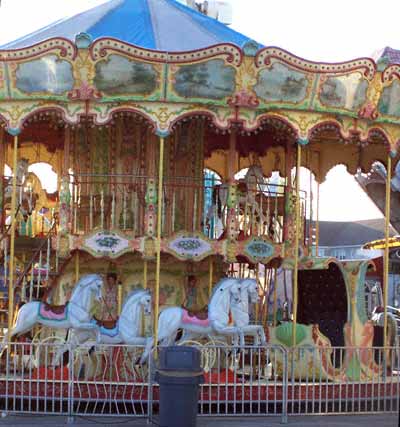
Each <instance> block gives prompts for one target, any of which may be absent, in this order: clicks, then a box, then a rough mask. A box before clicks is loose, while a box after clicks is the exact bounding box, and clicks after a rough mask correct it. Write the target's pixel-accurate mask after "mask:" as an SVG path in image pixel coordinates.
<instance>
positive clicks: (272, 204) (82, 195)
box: [70, 174, 307, 243]
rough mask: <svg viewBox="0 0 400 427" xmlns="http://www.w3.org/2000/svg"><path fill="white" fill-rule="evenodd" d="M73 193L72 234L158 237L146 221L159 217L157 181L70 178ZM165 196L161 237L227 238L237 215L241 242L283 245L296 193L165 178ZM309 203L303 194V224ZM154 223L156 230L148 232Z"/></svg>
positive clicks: (118, 177) (123, 177) (280, 187)
mask: <svg viewBox="0 0 400 427" xmlns="http://www.w3.org/2000/svg"><path fill="white" fill-rule="evenodd" d="M70 188H71V197H70V217H71V228H72V233H73V234H85V233H88V232H90V231H91V230H93V229H95V228H101V229H115V228H117V229H120V230H123V231H127V232H129V233H131V234H132V235H133V236H145V235H154V233H155V229H154V227H155V224H156V221H148V217H149V215H152V217H153V218H156V216H157V179H156V178H155V177H149V176H139V175H127V174H110V175H104V174H97V175H96V174H86V175H85V174H80V175H73V176H71V184H70ZM288 191H290V193H288ZM162 195H163V199H162V215H163V216H162V220H161V224H162V235H163V237H170V236H172V235H173V234H174V233H177V232H179V231H189V232H201V233H204V234H205V235H206V236H207V237H208V238H210V239H220V238H224V237H226V234H227V233H226V230H227V223H228V219H229V217H230V216H232V215H234V216H235V223H236V224H237V230H236V233H237V235H238V236H239V238H246V237H249V236H268V238H270V239H271V240H272V241H275V242H277V243H281V242H282V241H283V229H284V223H285V221H287V219H288V215H290V214H292V215H293V207H294V203H293V200H294V190H288V188H287V187H286V186H285V185H282V184H273V183H268V182H265V183H263V184H260V185H258V187H255V188H252V189H248V188H246V187H243V183H241V182H240V181H238V182H235V183H233V184H230V185H228V184H224V183H221V182H216V180H215V179H214V178H212V179H211V178H203V179H198V180H195V179H193V178H192V177H185V176H182V177H179V176H174V177H168V176H167V177H164V183H163V191H162ZM306 199H307V194H306V192H301V206H302V210H301V218H302V224H305V220H306V218H307V212H306V208H305V206H306ZM150 223H151V224H152V226H153V229H149V228H148V227H149V224H150ZM302 228H305V227H303V226H302Z"/></svg>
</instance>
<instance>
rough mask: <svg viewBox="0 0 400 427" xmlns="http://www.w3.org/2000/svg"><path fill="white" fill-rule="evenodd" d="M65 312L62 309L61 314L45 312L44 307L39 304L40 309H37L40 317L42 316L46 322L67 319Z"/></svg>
mask: <svg viewBox="0 0 400 427" xmlns="http://www.w3.org/2000/svg"><path fill="white" fill-rule="evenodd" d="M65 311H66V310H65V308H64V311H63V312H62V313H60V314H56V313H53V312H52V311H50V310H46V306H45V305H44V304H40V308H39V314H40V316H42V317H43V318H44V319H48V320H65V318H66V317H67V315H66V312H65Z"/></svg>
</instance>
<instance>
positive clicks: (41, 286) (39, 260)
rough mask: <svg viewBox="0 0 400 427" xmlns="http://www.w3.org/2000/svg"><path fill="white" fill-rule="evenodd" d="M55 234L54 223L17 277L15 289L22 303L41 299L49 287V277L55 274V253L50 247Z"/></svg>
mask: <svg viewBox="0 0 400 427" xmlns="http://www.w3.org/2000/svg"><path fill="white" fill-rule="evenodd" d="M56 233H57V224H56V222H55V221H54V222H53V225H52V226H51V228H50V229H49V230H48V232H47V234H46V235H45V236H44V237H43V239H42V240H41V242H40V244H39V246H38V247H37V249H36V250H35V252H34V253H33V255H32V257H31V259H30V260H29V261H28V262H27V263H25V265H24V270H23V271H22V272H21V273H20V274H19V275H18V276H17V282H16V285H15V289H17V290H18V291H19V292H20V299H21V301H22V302H28V301H32V300H38V299H41V298H42V297H43V294H44V292H45V290H46V288H47V287H48V286H49V279H50V275H54V274H57V270H58V256H57V251H54V250H53V249H52V245H51V240H52V238H53V236H54V235H56Z"/></svg>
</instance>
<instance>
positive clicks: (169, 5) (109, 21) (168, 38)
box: [2, 0, 250, 52]
mask: <svg viewBox="0 0 400 427" xmlns="http://www.w3.org/2000/svg"><path fill="white" fill-rule="evenodd" d="M81 32H84V33H88V34H90V35H91V36H92V38H93V39H96V38H100V37H114V38H116V39H119V40H122V41H125V42H128V43H131V44H134V45H137V46H141V47H143V48H147V49H155V50H163V51H168V52H173V51H185V50H195V49H200V48H204V47H207V46H211V45H215V44H218V43H227V42H229V43H234V44H236V45H238V46H240V47H242V46H243V45H244V44H245V43H246V42H248V41H250V39H249V38H248V37H246V36H244V35H242V34H240V33H238V32H237V31H234V30H232V29H231V28H229V27H227V26H226V25H224V24H222V23H221V22H218V21H217V20H215V19H213V18H210V17H208V16H206V15H203V14H202V13H200V12H197V11H195V10H193V9H191V8H189V7H187V6H184V5H183V4H181V3H179V2H177V1H176V0H108V1H106V2H105V3H103V4H101V5H99V6H96V7H94V8H91V9H89V10H86V11H84V12H82V13H79V14H77V15H74V16H72V17H68V18H63V19H61V20H59V21H56V22H53V23H51V24H49V25H47V26H46V27H44V28H41V29H39V30H37V31H35V32H33V33H31V34H28V35H26V36H24V37H21V38H19V39H18V40H15V41H13V42H10V43H7V44H5V45H4V46H2V48H3V49H17V48H21V47H26V46H31V45H33V44H35V43H38V42H40V41H43V40H46V39H48V38H51V37H65V38H67V39H70V40H74V39H75V36H76V34H78V33H81Z"/></svg>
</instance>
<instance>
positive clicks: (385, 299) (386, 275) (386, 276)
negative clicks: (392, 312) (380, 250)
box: [383, 154, 392, 354]
mask: <svg viewBox="0 0 400 427" xmlns="http://www.w3.org/2000/svg"><path fill="white" fill-rule="evenodd" d="M391 180H392V158H391V157H390V154H389V155H388V159H387V168H386V203H385V256H384V265H383V309H384V312H383V352H384V354H386V346H387V303H388V293H389V231H390V229H389V227H390V190H391Z"/></svg>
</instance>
